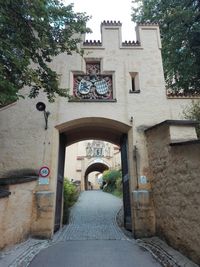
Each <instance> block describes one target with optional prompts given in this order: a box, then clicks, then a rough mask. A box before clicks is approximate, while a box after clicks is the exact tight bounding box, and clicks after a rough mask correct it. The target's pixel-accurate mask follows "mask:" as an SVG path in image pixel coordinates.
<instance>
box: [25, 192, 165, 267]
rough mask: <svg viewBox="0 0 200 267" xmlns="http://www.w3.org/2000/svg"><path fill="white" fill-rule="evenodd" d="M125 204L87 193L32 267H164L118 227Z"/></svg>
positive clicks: (110, 198)
mask: <svg viewBox="0 0 200 267" xmlns="http://www.w3.org/2000/svg"><path fill="white" fill-rule="evenodd" d="M121 205H122V202H121V200H120V199H118V198H116V197H114V196H112V195H110V194H107V193H103V192H101V191H87V192H83V193H82V194H81V196H80V198H79V201H78V203H77V204H76V205H75V206H74V208H73V210H72V213H71V215H72V216H71V220H70V224H69V225H68V226H67V227H65V228H64V229H63V231H61V232H60V233H59V234H58V235H57V237H55V242H54V244H52V245H51V246H49V247H48V248H46V249H43V250H42V251H41V252H40V253H39V254H38V255H37V256H35V258H34V259H33V260H32V262H31V263H30V265H29V266H30V267H36V266H37V267H38V266H40V267H42V266H45V267H47V266H48V267H55V266H67V267H79V266H80V267H89V266H90V267H91V266H92V267H96V266H98V267H112V266H113V267H118V266H120V267H122V266H126V267H129V266H130V267H151V266H152V267H153V266H155V267H156V266H158V267H159V266H161V265H160V264H159V263H157V262H156V261H155V260H154V259H153V257H152V256H151V254H150V253H149V252H147V251H144V250H142V249H141V248H140V247H139V246H138V245H137V244H136V242H135V241H134V240H129V239H128V238H127V237H126V236H125V235H124V234H123V232H122V231H121V229H119V228H118V226H117V224H116V214H117V212H118V210H119V209H120V207H121Z"/></svg>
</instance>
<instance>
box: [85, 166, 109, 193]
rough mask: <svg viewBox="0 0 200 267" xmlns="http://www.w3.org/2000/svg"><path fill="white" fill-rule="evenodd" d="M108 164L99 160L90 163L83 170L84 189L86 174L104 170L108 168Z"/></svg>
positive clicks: (86, 187) (86, 182)
mask: <svg viewBox="0 0 200 267" xmlns="http://www.w3.org/2000/svg"><path fill="white" fill-rule="evenodd" d="M108 169H109V166H108V165H106V164H105V163H101V162H96V163H92V164H90V165H89V166H88V168H87V169H86V171H85V177H84V180H85V190H88V175H89V174H90V173H91V172H94V171H97V172H100V173H103V172H104V171H105V170H108Z"/></svg>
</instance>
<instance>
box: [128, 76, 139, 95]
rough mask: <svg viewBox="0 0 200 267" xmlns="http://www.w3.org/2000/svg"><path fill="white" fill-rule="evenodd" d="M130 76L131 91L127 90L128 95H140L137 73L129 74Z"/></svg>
mask: <svg viewBox="0 0 200 267" xmlns="http://www.w3.org/2000/svg"><path fill="white" fill-rule="evenodd" d="M130 76H131V89H130V90H129V93H130V94H134V93H140V88H139V75H138V72H130Z"/></svg>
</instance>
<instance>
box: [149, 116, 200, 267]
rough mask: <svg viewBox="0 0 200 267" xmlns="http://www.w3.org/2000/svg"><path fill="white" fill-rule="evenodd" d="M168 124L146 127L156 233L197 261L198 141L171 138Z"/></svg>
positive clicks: (199, 226)
mask: <svg viewBox="0 0 200 267" xmlns="http://www.w3.org/2000/svg"><path fill="white" fill-rule="evenodd" d="M171 123H172V124H173V122H170V124H171ZM170 124H169V123H168V122H167V121H166V123H163V124H160V125H158V126H157V127H154V128H151V129H149V130H147V131H146V136H147V143H148V155H149V163H150V166H151V171H152V177H151V178H152V179H151V182H152V192H153V199H154V205H155V215H156V233H157V234H158V235H159V236H160V237H161V238H163V239H165V240H166V241H167V242H168V243H169V244H170V245H171V246H173V247H174V248H176V249H178V250H179V251H181V252H182V253H184V254H185V255H187V256H188V257H189V258H191V259H192V260H193V261H194V262H196V263H197V264H199V263H200V179H199V178H200V177H199V174H200V164H199V163H200V141H199V140H196V138H195V137H193V140H191V138H189V139H190V141H186V140H185V141H182V140H181V141H178V140H176V141H175V142H173V140H172V139H171V137H172V136H171V135H170ZM175 124H176V122H175ZM181 127H183V129H185V127H186V125H182V126H181V125H179V128H180V129H181ZM188 127H189V128H190V127H194V125H193V126H192V125H191V124H189V123H188ZM191 132H192V131H191ZM183 135H184V131H183Z"/></svg>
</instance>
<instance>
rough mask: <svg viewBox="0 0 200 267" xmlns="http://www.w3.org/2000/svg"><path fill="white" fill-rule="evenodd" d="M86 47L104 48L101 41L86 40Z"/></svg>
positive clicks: (84, 43)
mask: <svg viewBox="0 0 200 267" xmlns="http://www.w3.org/2000/svg"><path fill="white" fill-rule="evenodd" d="M83 45H85V46H102V42H101V41H100V40H85V41H84V42H83Z"/></svg>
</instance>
